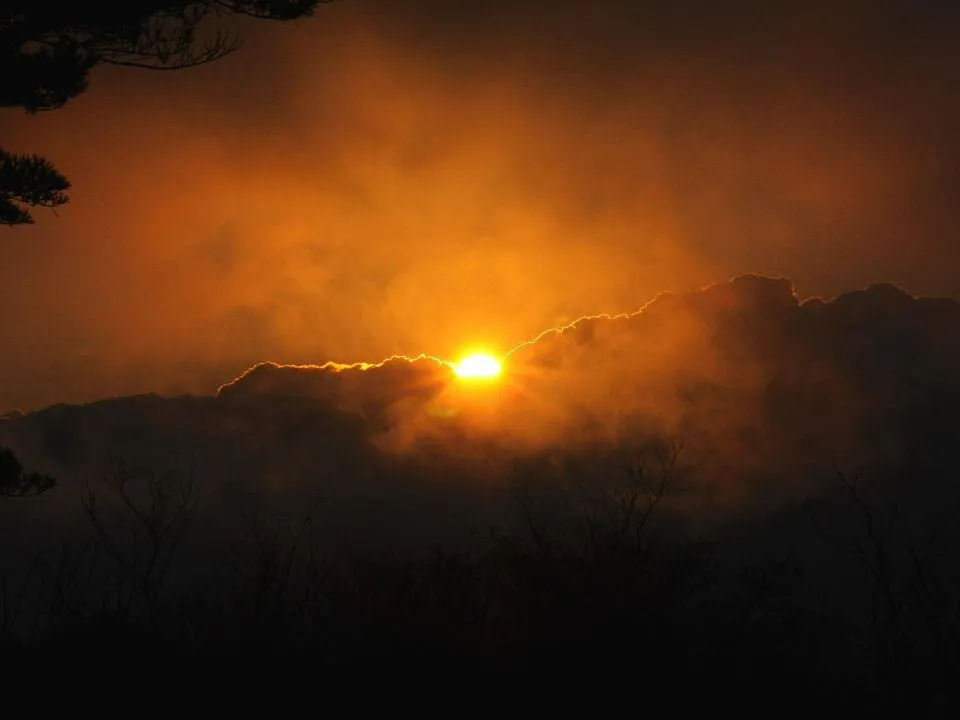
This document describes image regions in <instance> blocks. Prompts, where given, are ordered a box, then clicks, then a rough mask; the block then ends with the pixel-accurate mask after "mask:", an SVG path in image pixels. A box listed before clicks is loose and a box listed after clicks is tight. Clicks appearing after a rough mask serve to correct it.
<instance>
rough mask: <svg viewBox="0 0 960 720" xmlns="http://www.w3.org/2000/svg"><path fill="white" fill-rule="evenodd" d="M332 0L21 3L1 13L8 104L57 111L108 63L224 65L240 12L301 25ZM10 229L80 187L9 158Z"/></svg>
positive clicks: (0, 197)
mask: <svg viewBox="0 0 960 720" xmlns="http://www.w3.org/2000/svg"><path fill="white" fill-rule="evenodd" d="M330 1H331V0H192V1H189V2H167V1H165V0H134V1H133V2H123V3H119V2H110V1H107V2H105V1H104V0H97V1H95V2H71V1H70V0H30V1H29V2H27V1H26V0H14V1H13V2H7V3H4V4H3V8H2V9H0V78H2V79H0V107H19V108H23V109H24V110H26V111H27V112H28V113H36V112H39V111H41V110H55V109H57V108H61V107H63V106H64V105H66V104H67V103H68V102H70V100H72V99H73V98H75V97H76V96H77V95H79V94H80V93H82V92H84V91H85V90H86V89H87V87H88V84H89V74H90V71H91V70H92V69H93V68H94V67H95V66H96V65H98V64H101V63H104V64H109V65H120V66H124V67H133V68H142V69H149V70H178V69H182V68H188V67H195V66H197V65H203V64H205V63H208V62H212V61H214V60H218V59H220V58H222V57H224V56H226V55H228V54H230V53H231V52H233V51H234V50H236V49H238V48H239V47H240V45H241V43H242V38H240V36H239V35H238V34H237V33H236V32H233V31H231V30H228V29H226V28H224V27H222V26H221V27H216V26H217V24H218V23H217V21H221V23H220V24H221V25H222V20H223V19H224V18H226V17H228V16H231V15H238V16H245V17H251V18H256V19H261V20H279V21H288V20H297V19H300V18H305V17H308V16H310V15H312V14H313V11H314V10H315V9H316V7H317V5H319V4H321V3H322V2H330ZM0 173H2V174H0V225H19V224H23V223H30V222H32V218H31V216H30V213H29V212H28V211H27V210H26V207H55V206H57V205H61V204H63V203H65V202H66V201H67V196H66V194H65V191H66V190H67V189H68V188H69V187H70V184H69V183H68V182H67V180H66V178H64V177H63V175H61V174H60V173H59V172H58V171H57V170H56V169H55V168H54V167H53V166H52V165H51V164H50V163H48V162H47V161H45V160H43V159H42V158H38V157H36V156H32V155H10V154H8V153H5V152H4V153H3V155H2V156H0Z"/></svg>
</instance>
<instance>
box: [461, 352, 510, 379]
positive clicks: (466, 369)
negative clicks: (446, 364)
mask: <svg viewBox="0 0 960 720" xmlns="http://www.w3.org/2000/svg"><path fill="white" fill-rule="evenodd" d="M453 369H454V372H456V373H457V375H459V376H460V377H462V378H492V377H496V376H497V375H499V374H500V361H499V360H497V359H496V358H495V357H493V356H492V355H487V354H486V353H475V354H473V355H467V356H466V357H465V358H463V359H462V360H461V361H460V362H458V363H457V364H456V365H455V366H454V368H453Z"/></svg>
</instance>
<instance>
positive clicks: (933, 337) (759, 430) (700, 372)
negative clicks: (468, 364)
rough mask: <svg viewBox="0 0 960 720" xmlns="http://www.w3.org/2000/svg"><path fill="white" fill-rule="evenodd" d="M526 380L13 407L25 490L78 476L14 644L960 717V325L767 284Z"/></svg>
mask: <svg viewBox="0 0 960 720" xmlns="http://www.w3.org/2000/svg"><path fill="white" fill-rule="evenodd" d="M504 368H505V372H504V376H503V378H502V379H501V380H500V381H499V382H498V383H496V384H493V385H491V384H487V385H484V386H483V387H480V386H469V385H465V384H463V383H458V381H457V380H456V378H455V377H454V376H453V374H452V373H451V372H450V368H449V367H447V366H445V365H444V364H443V363H438V362H435V361H433V360H430V359H429V358H423V359H419V360H417V361H415V362H408V361H406V360H396V361H393V362H386V363H383V364H381V365H379V366H376V367H349V368H347V367H340V366H335V367H334V366H326V367H308V368H304V367H299V368H291V367H282V366H275V365H263V366H258V367H257V368H254V369H253V370H251V371H249V372H248V373H246V374H245V375H243V376H242V377H240V378H238V379H237V380H235V381H234V382H232V383H228V384H227V385H226V386H224V387H223V388H221V391H220V392H219V393H218V394H217V395H216V396H210V397H181V398H163V397H159V396H139V397H130V398H118V399H113V400H105V401H101V402H98V403H92V404H90V405H85V406H55V407H51V408H47V409H45V410H42V411H39V412H35V413H29V414H26V415H18V414H11V415H8V416H6V417H5V418H4V419H3V420H2V421H0V444H2V445H4V446H7V447H9V448H11V449H12V451H13V453H14V454H15V456H16V458H17V462H18V466H19V467H20V472H21V475H19V476H18V477H24V475H23V473H26V472H28V471H27V470H24V468H28V469H29V472H36V473H38V474H40V475H41V476H43V477H55V478H56V479H57V486H56V487H55V488H53V489H52V490H48V491H47V492H44V493H42V495H41V496H39V497H34V498H19V499H15V498H9V499H4V500H3V501H2V502H0V521H2V526H0V527H2V531H3V534H4V540H3V547H4V550H3V558H2V559H3V566H2V567H4V568H6V569H5V570H4V576H3V578H4V585H3V588H4V592H5V595H4V604H3V617H2V623H3V624H2V633H3V638H4V642H5V643H7V644H8V645H9V647H11V648H16V649H17V650H16V651H17V652H20V653H27V654H30V653H33V654H35V656H36V657H45V656H48V655H49V654H55V655H56V656H57V657H66V656H74V657H82V656H83V655H84V653H85V652H87V651H88V649H89V647H90V646H91V644H94V643H95V644H96V645H97V647H98V648H102V649H103V650H104V652H108V653H112V654H113V656H115V657H124V658H127V657H131V656H138V657H140V656H142V657H143V658H146V659H153V660H157V661H161V660H164V661H165V660H166V659H168V658H174V657H175V658H177V662H187V661H188V660H189V659H190V658H193V659H200V658H207V657H214V656H215V657H217V658H219V659H220V661H221V662H228V661H229V659H230V658H237V657H239V656H243V657H244V658H248V659H249V658H255V659H256V660H264V661H265V660H268V659H270V658H274V659H285V660H291V661H294V660H295V661H296V662H298V663H310V664H312V665H314V666H317V667H323V668H326V669H328V670H330V671H334V670H342V671H344V672H354V671H357V672H359V671H369V670H370V669H371V668H374V667H380V668H390V669H391V672H398V668H402V669H403V670H404V671H409V672H414V673H419V672H422V671H426V670H433V671H437V672H439V671H443V670H451V669H454V668H456V669H457V671H462V670H465V669H468V668H472V669H476V670H485V671H490V670H494V669H495V670H496V671H497V672H501V673H511V672H521V673H531V672H539V671H549V672H551V673H553V674H555V675H556V674H564V673H572V674H574V675H579V676H583V677H586V675H587V674H589V673H607V674H612V673H624V672H626V673H630V674H631V675H632V676H641V675H642V676H643V677H644V678H645V682H647V683H650V684H654V685H657V686H660V687H663V688H667V687H675V688H678V689H683V688H689V687H691V686H695V687H700V688H707V687H710V688H717V689H719V690H720V691H723V692H727V693H731V692H733V691H732V690H731V688H743V687H744V686H748V687H749V688H751V690H750V691H749V692H748V694H752V695H751V696H752V697H759V695H760V694H761V693H772V694H774V695H776V694H779V695H780V697H781V698H782V697H784V696H786V694H788V693H789V694H790V696H791V697H798V693H802V698H803V700H804V701H805V702H807V701H808V702H810V703H823V702H825V701H829V702H831V703H833V704H832V705H830V707H836V708H840V707H844V708H851V709H855V710H857V711H858V712H860V711H863V710H870V709H889V708H890V707H891V703H895V704H898V705H899V706H900V707H901V708H902V709H904V710H911V711H918V712H923V711H932V712H935V711H937V710H944V709H945V708H946V706H947V703H948V702H949V701H950V700H951V697H950V693H951V692H953V690H952V688H953V684H952V681H951V678H953V677H955V676H957V674H958V672H960V624H958V620H960V571H958V568H960V562H958V561H960V552H958V549H960V545H958V543H957V537H956V534H957V529H956V528H957V523H956V521H955V519H956V517H957V509H958V507H960V503H958V500H960V493H958V485H957V478H958V475H960V458H958V456H957V454H956V452H955V450H954V448H956V447H958V446H960V445H958V441H960V411H958V408H960V305H958V304H957V303H955V302H953V301H949V300H935V299H924V298H913V297H911V296H909V295H908V294H906V293H905V292H903V291H902V290H900V289H899V288H896V287H894V286H890V285H873V286H871V287H869V288H867V289H866V290H862V291H857V292H853V293H848V294H845V295H842V296H840V297H838V298H836V299H833V300H831V301H829V302H825V301H822V300H807V301H802V302H801V301H800V300H799V299H798V298H797V297H796V295H795V293H794V291H793V288H792V286H791V285H790V283H789V282H788V281H786V280H783V279H770V278H762V277H756V276H747V277H742V278H737V279H735V280H733V281H731V282H728V283H722V284H719V285H715V286H711V287H709V288H706V289H704V290H702V291H699V292H694V293H688V294H664V295H661V296H659V297H658V298H656V299H655V300H654V301H652V302H651V303H649V304H648V305H647V306H646V307H645V308H644V309H643V310H642V311H640V312H638V313H634V314H630V315H623V316H617V317H595V318H585V319H583V320H581V321H579V322H577V323H575V324H574V325H572V326H569V327H567V328H564V329H562V330H558V331H551V332H548V333H545V334H544V335H542V336H541V337H539V338H537V339H536V340H535V341H533V342H531V343H528V344H524V345H522V346H520V347H519V348H517V349H516V350H515V351H514V352H512V353H511V354H510V355H509V357H508V358H507V359H506V362H505V366H504ZM271 662H273V661H272V660H271Z"/></svg>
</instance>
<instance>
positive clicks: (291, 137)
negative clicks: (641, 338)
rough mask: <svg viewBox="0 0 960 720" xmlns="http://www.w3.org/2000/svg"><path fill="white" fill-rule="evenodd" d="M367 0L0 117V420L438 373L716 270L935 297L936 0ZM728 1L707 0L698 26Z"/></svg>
mask: <svg viewBox="0 0 960 720" xmlns="http://www.w3.org/2000/svg"><path fill="white" fill-rule="evenodd" d="M540 5H541V4H540V3H528V2H484V3H462V2H441V1H439V0H436V1H433V2H426V1H421V2H405V3H396V2H387V1H382V2H377V1H375V0H350V1H349V2H347V1H344V2H336V3H333V4H331V5H329V6H324V7H323V8H322V12H321V13H319V14H318V16H317V18H315V19H314V20H312V21H310V22H304V23H302V24H299V25H297V26H285V25H275V24H273V23H263V24H260V23H251V25H250V27H249V28H245V29H244V31H245V33H246V34H247V35H248V40H247V43H246V45H245V47H244V49H243V51H242V52H238V53H236V54H234V55H233V56H231V57H229V58H226V59H225V60H223V61H221V62H217V63H213V64H211V65H209V66H205V67H200V68H196V69H193V70H190V71H184V72H178V73H169V74H166V73H143V72H137V71H125V70H124V69H122V68H98V69H96V70H95V71H94V74H93V78H92V84H91V88H90V91H89V92H87V93H85V94H83V95H81V96H80V97H79V98H77V99H76V100H75V101H74V102H72V103H71V104H70V105H69V106H68V107H66V108H65V109H63V110H58V111H57V112H54V113H49V114H41V115H39V116H34V117H27V116H24V115H23V114H21V113H20V112H17V111H11V110H8V111H5V112H4V113H3V114H2V116H0V121H2V123H3V137H4V139H5V143H7V145H8V146H9V147H10V148H12V149H16V150H23V151H30V152H38V153H41V154H44V155H47V156H49V157H51V158H52V159H54V160H55V162H56V163H57V165H58V166H59V167H60V168H61V169H62V170H63V171H64V172H65V173H66V174H67V175H68V176H69V177H70V179H71V180H72V182H73V185H74V188H73V190H72V193H71V202H70V204H68V205H66V206H64V207H63V208H62V209H59V210H58V211H57V213H56V216H54V214H53V213H51V212H45V211H41V212H40V213H38V222H37V224H36V225H35V226H32V227H25V228H18V229H16V230H12V231H9V232H5V233H3V234H4V239H3V249H4V252H3V253H2V255H0V272H2V275H3V279H4V281H3V283H2V284H0V307H2V308H3V321H2V322H0V345H2V346H3V348H4V352H3V353H2V354H0V408H3V409H8V408H13V407H18V408H21V409H23V410H29V409H35V408H39V407H43V406H45V405H48V404H51V403H54V402H84V401H89V400H93V399H96V398H101V397H106V396H110V395H121V394H130V393H136V392H146V391H153V392H160V393H165V394H179V393H187V392H190V393H204V394H211V393H213V392H214V391H215V389H216V388H217V387H218V386H219V385H220V384H222V383H224V382H226V381H228V380H230V379H231V378H232V377H235V376H236V375H237V374H239V373H240V372H241V371H242V370H244V369H245V368H247V367H249V366H250V365H252V364H254V363H256V362H260V361H266V360H271V361H276V362H280V363H323V362H326V361H330V360H332V361H337V362H357V361H368V362H377V361H379V360H381V359H383V358H385V357H388V356H390V355H393V354H406V355H410V356H415V355H418V354H420V353H427V354H431V355H435V356H438V357H442V358H445V359H451V360H456V359H457V358H459V357H461V356H462V354H463V352H464V350H466V349H468V348H471V347H483V348H485V349H488V350H489V351H491V352H493V353H494V354H497V355H502V354H504V353H506V352H507V351H509V350H510V349H511V348H513V347H514V346H516V345H517V344H518V343H520V342H522V341H524V340H527V339H529V338H531V337H534V336H535V335H537V334H538V333H540V332H541V331H543V330H544V329H546V328H550V327H555V326H558V325H561V324H565V323H567V322H570V321H572V320H573V319H575V318H577V317H579V316H581V315H585V314H594V313H599V312H612V313H616V312H626V311H632V310H636V309H637V308H639V307H641V306H642V305H644V304H645V303H646V302H647V301H649V300H650V299H651V298H652V297H654V296H655V295H656V294H657V293H659V292H661V291H663V290H673V291H682V290H690V289H695V288H698V287H700V286H703V285H705V284H708V283H711V282H716V281H722V280H726V279H727V278H729V277H730V276H732V275H736V274H739V273H742V272H757V273H762V274H768V275H785V276H788V277H790V278H791V279H792V280H793V282H794V284H795V286H796V288H797V291H798V293H799V294H800V295H801V296H802V297H809V296H813V295H823V296H827V297H832V296H834V295H836V294H838V293H840V292H842V291H846V290H850V289H853V288H857V287H863V286H865V285H866V284H868V283H870V282H875V281H890V282H894V283H897V284H900V285H901V286H903V287H904V288H906V289H907V290H908V291H909V292H911V293H912V294H914V295H936V296H949V297H958V296H960V269H958V268H960V251H958V247H960V245H958V243H957V237H956V227H957V223H956V220H957V205H956V199H955V198H956V196H957V192H958V191H960V177H958V174H957V167H958V160H960V142H958V140H957V138H956V130H955V128H956V127H960V100H958V95H957V93H956V92H954V90H955V83H956V77H957V71H958V68H960V52H958V50H957V45H956V42H955V36H954V35H953V33H952V31H951V28H953V27H955V24H953V23H952V21H954V20H956V19H957V9H956V6H954V5H953V4H948V3H941V4H936V3H932V2H931V3H906V2H904V3H898V2H885V3H867V4H864V3H856V2H849V3H839V4H838V3H835V2H802V3H800V2H796V3H793V2H786V3H759V2H735V3H722V4H720V3H718V4H716V5H713V4H706V5H704V4H703V3H696V2H670V3H667V2H650V3H634V2H625V1H624V2H610V1H608V2H596V3H590V4H585V3H551V4H550V6H549V8H548V9H542V8H541V7H539V6H540ZM721 6H722V7H721Z"/></svg>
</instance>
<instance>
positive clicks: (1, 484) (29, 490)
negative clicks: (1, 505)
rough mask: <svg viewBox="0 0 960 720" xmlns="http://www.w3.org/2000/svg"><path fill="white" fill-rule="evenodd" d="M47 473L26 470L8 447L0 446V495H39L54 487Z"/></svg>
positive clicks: (53, 480)
mask: <svg viewBox="0 0 960 720" xmlns="http://www.w3.org/2000/svg"><path fill="white" fill-rule="evenodd" d="M56 485H57V481H56V479H54V478H52V477H50V476H49V475H42V474H41V473H36V472H26V471H24V469H23V466H22V465H21V464H20V461H19V460H17V456H16V455H14V454H13V451H12V450H10V448H5V447H0V497H4V496H5V497H25V496H27V495H40V494H41V493H45V492H46V491H47V490H51V489H53V488H54V487H56Z"/></svg>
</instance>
